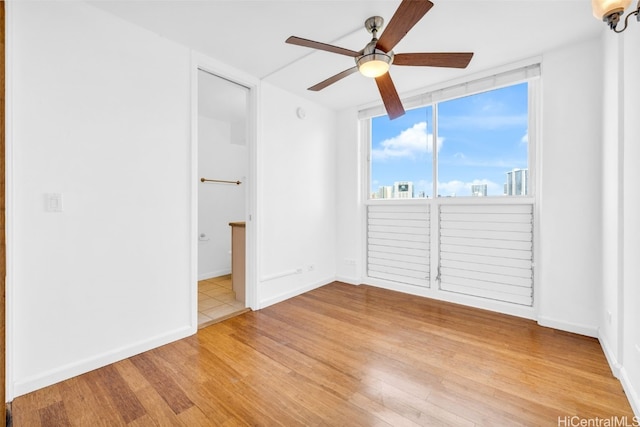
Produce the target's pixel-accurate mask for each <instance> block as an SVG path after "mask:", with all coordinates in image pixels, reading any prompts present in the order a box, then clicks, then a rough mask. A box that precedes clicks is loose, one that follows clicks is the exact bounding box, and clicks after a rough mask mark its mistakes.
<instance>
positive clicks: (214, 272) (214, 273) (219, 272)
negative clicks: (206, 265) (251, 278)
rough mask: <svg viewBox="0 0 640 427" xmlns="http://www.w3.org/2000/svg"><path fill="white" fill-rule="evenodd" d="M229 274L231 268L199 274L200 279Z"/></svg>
mask: <svg viewBox="0 0 640 427" xmlns="http://www.w3.org/2000/svg"><path fill="white" fill-rule="evenodd" d="M228 274H231V270H230V269H223V270H216V271H210V272H208V273H202V274H198V280H207V279H213V278H214V277H220V276H226V275H228Z"/></svg>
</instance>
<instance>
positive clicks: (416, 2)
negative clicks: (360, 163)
mask: <svg viewBox="0 0 640 427" xmlns="http://www.w3.org/2000/svg"><path fill="white" fill-rule="evenodd" d="M431 7H433V3H431V2H430V1H429V0H402V2H401V3H400V6H398V9H397V10H396V12H395V13H394V14H393V16H392V17H391V20H390V21H389V25H387V28H386V29H385V30H384V33H382V35H381V36H380V38H379V39H378V31H380V29H381V28H382V25H383V23H384V20H383V19H382V18H381V17H380V16H373V17H371V18H369V19H367V20H366V21H365V23H364V27H365V28H366V29H367V31H369V33H371V35H372V36H373V38H372V39H371V41H370V42H369V43H368V44H367V45H366V46H365V47H364V49H362V50H360V51H359V52H356V51H355V50H351V49H345V48H342V47H338V46H334V45H330V44H326V43H321V42H316V41H313V40H307V39H303V38H300V37H295V36H291V37H289V38H288V39H287V40H286V43H289V44H294V45H298V46H304V47H310V48H312V49H319V50H324V51H327V52H333V53H337V54H340V55H346V56H351V57H353V58H354V59H355V61H356V65H355V67H352V68H349V69H346V70H344V71H342V72H340V73H338V74H336V75H335V76H332V77H329V78H328V79H326V80H324V81H322V82H320V83H318V84H316V85H314V86H311V87H310V88H309V89H308V90H312V91H319V90H322V89H324V88H326V87H327V86H329V85H332V84H333V83H335V82H337V81H338V80H341V79H343V78H345V77H347V76H349V75H351V74H353V73H355V72H356V71H360V73H361V74H363V75H364V76H367V77H372V78H375V80H376V84H377V86H378V90H379V91H380V96H381V97H382V102H383V103H384V106H385V108H386V110H387V114H388V115H389V118H390V119H395V118H397V117H400V116H402V115H403V114H404V107H403V106H402V102H401V101H400V97H399V96H398V92H397V91H396V87H395V85H394V84H393V80H391V76H390V75H389V66H390V65H391V64H395V65H411V66H426V67H448V68H466V67H467V65H469V62H470V61H471V58H472V57H473V53H472V52H457V53H452V52H448V53H447V52H442V53H398V54H394V52H393V50H392V49H393V48H394V47H395V46H396V45H397V44H398V43H399V42H400V40H402V38H403V37H404V36H405V35H406V34H407V33H408V32H409V30H410V29H411V28H413V26H414V25H415V24H416V23H417V22H418V21H419V20H420V19H421V18H422V17H423V16H424V15H425V14H426V13H427V12H428V11H429V9H431Z"/></svg>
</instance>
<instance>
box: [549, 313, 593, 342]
mask: <svg viewBox="0 0 640 427" xmlns="http://www.w3.org/2000/svg"><path fill="white" fill-rule="evenodd" d="M537 320H538V325H540V326H544V327H547V328H553V329H558V330H561V331H565V332H571V333H574V334H579V335H585V336H587V337H592V338H598V328H597V327H595V326H587V325H581V324H579V323H571V322H565V321H563V320H557V319H552V318H550V317H546V316H538V318H537Z"/></svg>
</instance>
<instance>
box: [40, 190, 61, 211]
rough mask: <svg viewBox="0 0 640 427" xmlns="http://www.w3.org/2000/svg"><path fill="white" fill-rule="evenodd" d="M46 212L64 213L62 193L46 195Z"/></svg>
mask: <svg viewBox="0 0 640 427" xmlns="http://www.w3.org/2000/svg"><path fill="white" fill-rule="evenodd" d="M44 210H45V212H62V193H47V194H45V195H44Z"/></svg>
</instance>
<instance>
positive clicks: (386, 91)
mask: <svg viewBox="0 0 640 427" xmlns="http://www.w3.org/2000/svg"><path fill="white" fill-rule="evenodd" d="M376 84H377V85H378V90H379V91H380V96H381V97H382V102H383V103H384V108H386V110H387V115H388V116H389V118H390V119H391V120H393V119H395V118H398V117H400V116H402V115H404V107H403V106H402V101H400V97H399V96H398V91H397V90H396V87H395V85H394V84H393V80H391V75H390V74H389V73H385V74H383V75H381V76H380V77H376Z"/></svg>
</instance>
